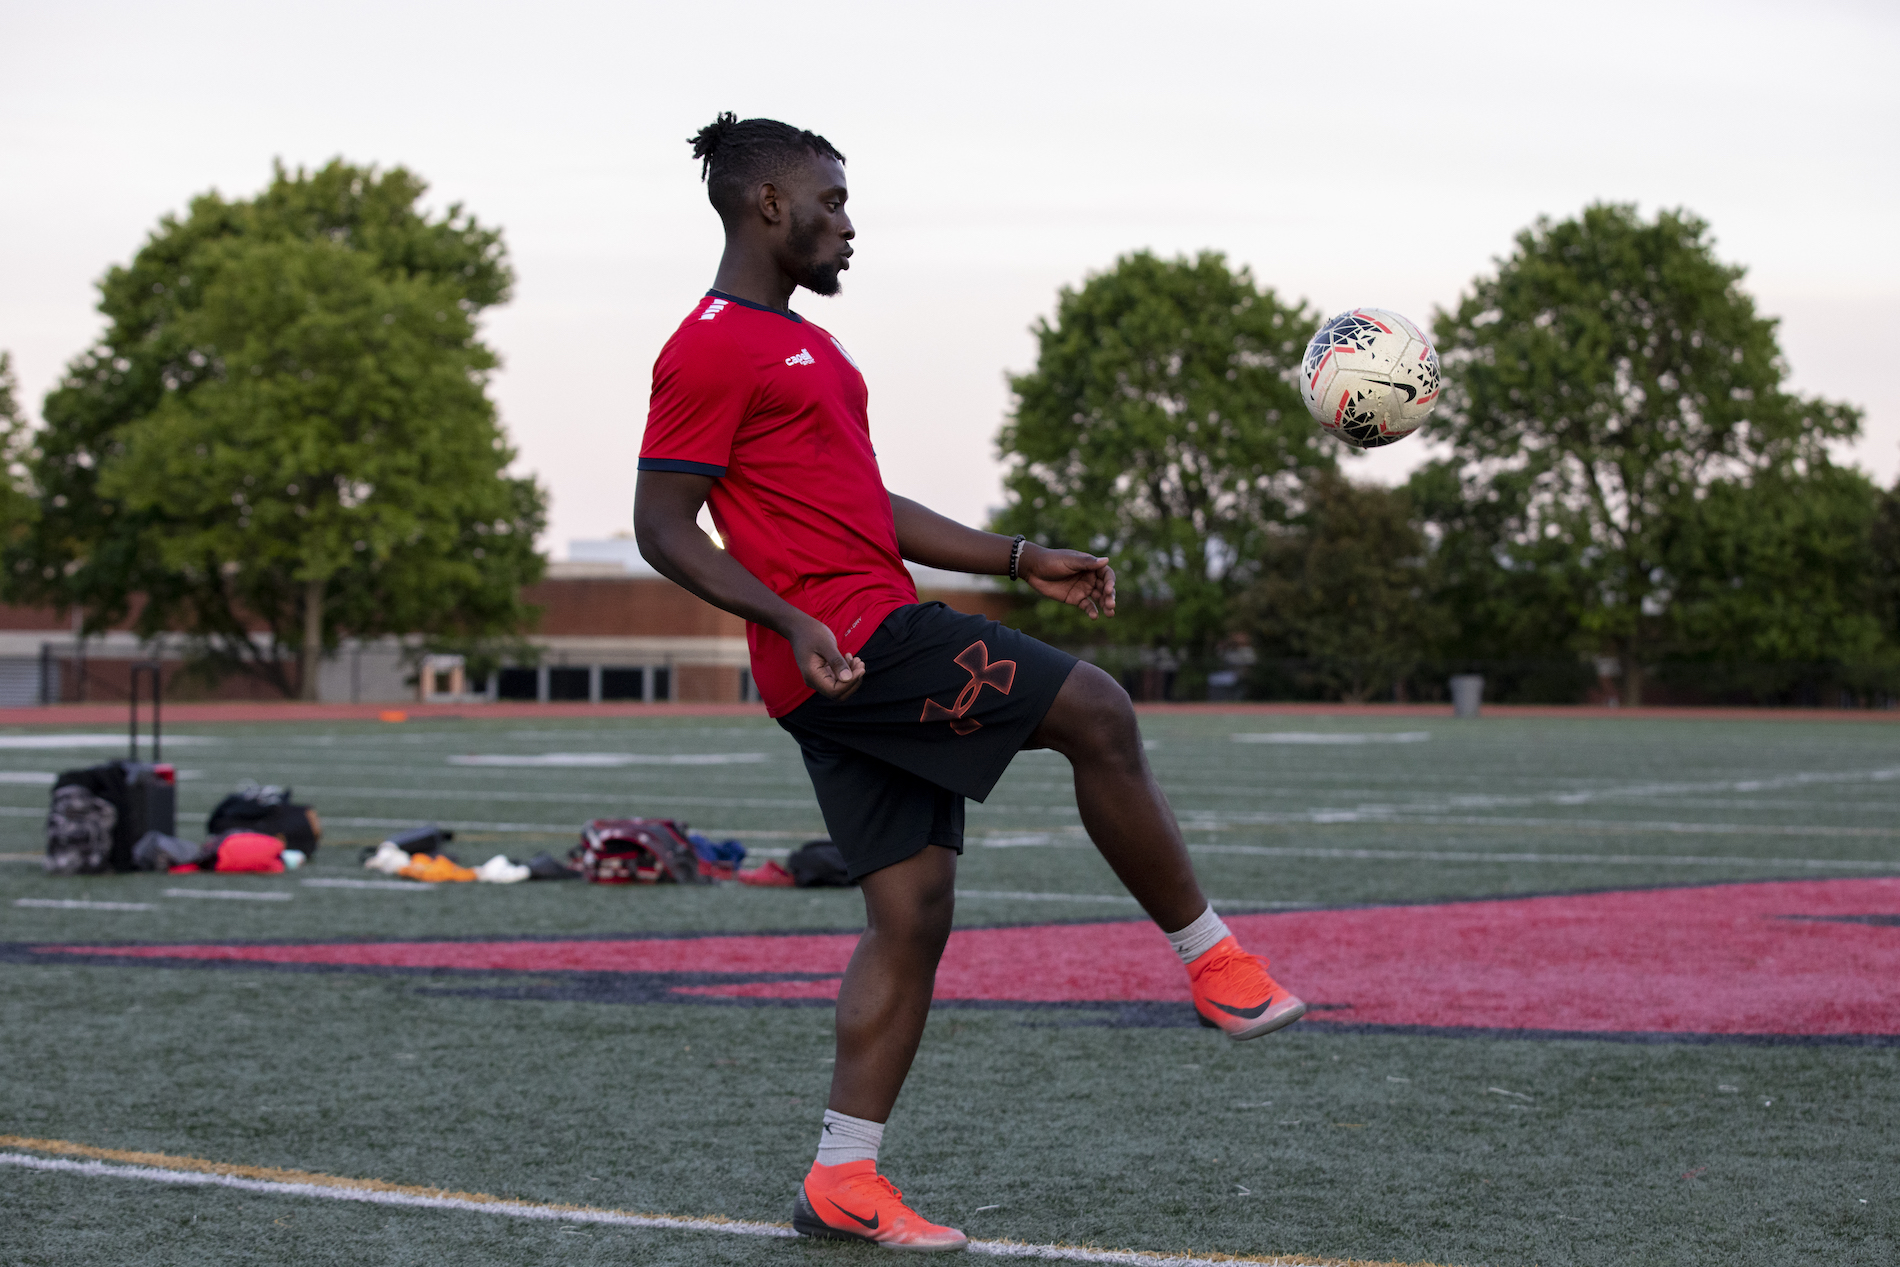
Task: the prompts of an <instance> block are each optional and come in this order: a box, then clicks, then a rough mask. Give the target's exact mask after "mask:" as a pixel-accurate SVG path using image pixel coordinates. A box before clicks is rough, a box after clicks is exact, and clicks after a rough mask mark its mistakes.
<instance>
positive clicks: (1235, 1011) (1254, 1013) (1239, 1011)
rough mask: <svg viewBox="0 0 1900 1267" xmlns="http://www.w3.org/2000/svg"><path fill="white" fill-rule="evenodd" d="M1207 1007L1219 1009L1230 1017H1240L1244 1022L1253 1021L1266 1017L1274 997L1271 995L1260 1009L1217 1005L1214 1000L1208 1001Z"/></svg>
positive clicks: (1223, 1004)
mask: <svg viewBox="0 0 1900 1267" xmlns="http://www.w3.org/2000/svg"><path fill="white" fill-rule="evenodd" d="M1207 1005H1208V1006H1209V1007H1217V1008H1219V1009H1220V1010H1221V1011H1223V1012H1225V1013H1227V1015H1229V1016H1238V1017H1239V1018H1240V1019H1241V1020H1243V1021H1251V1020H1254V1019H1256V1018H1257V1017H1260V1016H1263V1015H1265V1013H1266V1010H1267V1009H1268V1008H1270V1007H1272V1006H1273V996H1272V995H1270V994H1269V995H1268V996H1267V1001H1266V1002H1265V1003H1262V1004H1261V1005H1260V1006H1259V1007H1228V1006H1227V1005H1226V1004H1225V1003H1216V1002H1215V1001H1214V1000H1212V999H1209V1000H1208V1001H1207Z"/></svg>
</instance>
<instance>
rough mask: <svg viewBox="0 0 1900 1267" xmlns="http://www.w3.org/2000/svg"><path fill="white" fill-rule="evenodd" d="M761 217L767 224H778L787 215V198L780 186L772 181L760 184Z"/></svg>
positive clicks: (759, 206) (759, 205) (759, 202)
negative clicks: (781, 191) (780, 190)
mask: <svg viewBox="0 0 1900 1267" xmlns="http://www.w3.org/2000/svg"><path fill="white" fill-rule="evenodd" d="M758 208H759V218H760V219H762V220H764V221H765V222H766V223H767V224H777V223H778V222H779V221H780V220H781V219H783V218H784V216H785V198H784V195H783V194H781V193H780V192H779V187H778V186H777V185H775V184H773V183H772V182H771V181H769V180H768V181H766V182H765V183H764V184H762V185H760V186H759V197H758Z"/></svg>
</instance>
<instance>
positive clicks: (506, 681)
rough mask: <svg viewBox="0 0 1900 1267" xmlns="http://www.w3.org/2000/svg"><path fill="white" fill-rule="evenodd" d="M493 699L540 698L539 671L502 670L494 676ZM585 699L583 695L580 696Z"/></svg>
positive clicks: (530, 669) (521, 669)
mask: <svg viewBox="0 0 1900 1267" xmlns="http://www.w3.org/2000/svg"><path fill="white" fill-rule="evenodd" d="M496 677H497V678H498V680H497V681H496V683H495V698H497V699H526V700H532V699H539V698H541V682H540V677H541V674H540V670H538V669H532V668H529V669H523V668H513V669H503V670H502V671H501V672H500V673H499V674H497V675H496ZM582 698H583V699H585V698H586V695H585V693H583V694H582Z"/></svg>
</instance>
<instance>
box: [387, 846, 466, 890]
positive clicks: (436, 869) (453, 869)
mask: <svg viewBox="0 0 1900 1267" xmlns="http://www.w3.org/2000/svg"><path fill="white" fill-rule="evenodd" d="M396 874H397V875H399V876H401V877H402V878H403V879H405V880H421V881H422V882H423V883H424V884H453V883H458V882H461V881H472V880H474V878H475V872H474V871H473V870H472V869H471V868H468V867H459V866H457V865H456V864H455V863H454V862H453V861H451V860H450V859H448V858H444V857H440V856H438V855H435V854H426V853H419V854H416V855H414V856H413V857H411V858H410V859H409V865H408V866H406V867H404V868H403V869H402V870H400V871H398V872H397V873H396Z"/></svg>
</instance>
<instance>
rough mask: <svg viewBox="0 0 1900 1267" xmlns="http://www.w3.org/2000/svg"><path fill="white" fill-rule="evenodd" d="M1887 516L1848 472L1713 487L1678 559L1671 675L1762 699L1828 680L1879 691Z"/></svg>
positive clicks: (1700, 502) (1674, 549) (1672, 556)
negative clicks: (1880, 538) (1882, 533)
mask: <svg viewBox="0 0 1900 1267" xmlns="http://www.w3.org/2000/svg"><path fill="white" fill-rule="evenodd" d="M1880 514H1881V494H1880V490H1879V489H1878V488H1876V487H1875V486H1874V484H1873V482H1872V481H1871V480H1869V479H1868V478H1867V477H1866V476H1865V475H1863V474H1861V473H1860V472H1859V471H1855V470H1844V469H1842V468H1840V467H1834V466H1822V467H1819V468H1817V469H1815V470H1812V471H1806V472H1793V473H1788V472H1779V471H1777V472H1769V473H1766V474H1763V475H1759V476H1757V477H1756V478H1755V479H1754V480H1753V481H1752V482H1743V481H1740V480H1717V481H1715V482H1713V483H1712V484H1710V485H1709V486H1708V487H1707V488H1706V489H1705V490H1703V495H1702V496H1701V497H1699V498H1697V499H1696V500H1695V502H1694V503H1693V504H1692V505H1691V506H1689V507H1687V508H1686V509H1685V510H1684V513H1683V514H1682V515H1681V516H1679V517H1678V519H1677V521H1676V529H1675V532H1674V535H1673V538H1672V540H1671V542H1670V549H1669V550H1668V553H1667V558H1666V565H1665V569H1664V571H1665V575H1666V576H1667V578H1668V579H1669V582H1670V585H1671V592H1670V603H1669V609H1668V621H1667V633H1668V651H1669V657H1670V660H1671V661H1673V662H1674V663H1673V664H1671V665H1669V666H1667V667H1669V668H1672V669H1674V670H1675V675H1676V676H1686V677H1690V678H1691V680H1696V681H1699V682H1701V683H1703V684H1705V685H1707V686H1715V687H1726V688H1728V689H1731V690H1735V689H1740V690H1744V691H1747V692H1749V693H1750V694H1752V695H1754V696H1756V697H1758V698H1760V697H1769V698H1772V697H1775V696H1777V695H1780V694H1783V693H1785V692H1786V691H1787V690H1788V689H1789V688H1790V687H1791V686H1794V685H1796V684H1798V683H1801V682H1807V683H1809V684H1811V685H1813V684H1818V683H1819V681H1820V680H1821V679H1822V678H1832V679H1833V682H1834V684H1835V685H1838V686H1855V685H1871V684H1872V679H1870V678H1869V676H1868V675H1870V674H1872V675H1874V678H1878V677H1879V676H1881V674H1880V671H1881V669H1882V668H1883V664H1882V662H1883V661H1887V660H1890V659H1891V658H1892V650H1891V645H1890V643H1889V637H1890V636H1889V634H1888V632H1887V630H1886V629H1884V628H1883V627H1882V621H1881V613H1880V596H1879V589H1880V583H1881V566H1880V558H1879V554H1878V547H1877V540H1876V529H1877V525H1878V520H1879V518H1880ZM1691 669H1692V670H1693V672H1685V670H1691Z"/></svg>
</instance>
